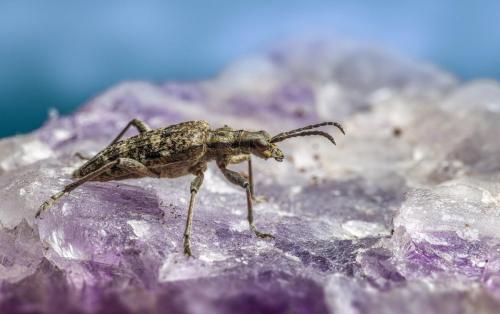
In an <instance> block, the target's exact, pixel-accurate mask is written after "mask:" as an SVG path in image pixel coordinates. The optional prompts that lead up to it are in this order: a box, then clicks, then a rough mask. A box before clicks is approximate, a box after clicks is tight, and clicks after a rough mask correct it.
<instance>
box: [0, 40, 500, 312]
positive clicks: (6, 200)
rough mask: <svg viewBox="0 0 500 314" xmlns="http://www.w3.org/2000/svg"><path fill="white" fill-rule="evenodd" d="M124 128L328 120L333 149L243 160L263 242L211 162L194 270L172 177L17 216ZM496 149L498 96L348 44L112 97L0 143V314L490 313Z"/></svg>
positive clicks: (292, 51)
mask: <svg viewBox="0 0 500 314" xmlns="http://www.w3.org/2000/svg"><path fill="white" fill-rule="evenodd" d="M132 118H140V119H143V120H144V121H146V122H148V123H149V124H150V125H151V126H153V127H160V126H165V125H169V124H174V123H177V122H182V121H185V120H198V119H204V120H207V121H208V122H209V123H210V124H211V125H212V126H214V127H220V126H223V125H224V124H228V125H230V126H233V127H236V128H244V129H255V130H259V129H265V130H267V131H269V132H270V133H271V134H275V133H277V132H280V131H284V130H288V129H291V128H294V127H300V126H303V125H306V124H308V123H314V122H319V121H330V120H335V121H341V122H342V123H343V124H344V126H345V129H346V131H347V135H346V136H342V135H341V134H339V132H338V131H335V130H333V129H331V130H330V129H329V130H328V131H331V132H332V134H333V135H334V137H335V138H336V140H337V143H338V145H337V146H336V147H333V146H332V145H331V144H329V143H328V142H327V141H325V140H324V139H323V138H307V139H300V138H298V139H293V140H289V141H285V142H283V143H280V147H282V150H283V151H284V152H285V154H286V155H287V158H286V160H285V162H283V163H279V164H278V163H276V162H275V161H271V160H269V161H264V160H255V159H254V160H255V162H254V168H255V169H254V171H255V181H256V187H255V188H256V192H257V194H259V195H262V196H264V197H265V198H266V201H264V202H261V203H259V204H257V205H256V206H255V211H256V214H255V216H256V224H257V226H258V227H259V228H260V229H261V230H263V231H268V232H271V233H273V234H274V235H275V236H276V239H275V240H261V239H257V238H256V237H255V236H253V235H252V234H251V233H250V232H249V230H248V226H247V223H246V219H245V217H246V205H245V201H246V200H245V195H244V193H243V191H241V190H240V189H239V188H237V187H235V186H233V185H231V184H230V183H228V182H227V181H226V180H225V179H224V177H223V176H222V175H221V174H220V172H219V171H218V170H217V168H216V167H215V165H213V164H212V165H210V166H209V169H208V171H207V173H206V176H205V182H204V185H203V187H202V189H201V192H200V193H199V198H198V200H197V204H196V208H195V214H194V226H193V253H194V254H195V255H196V258H194V259H186V258H185V257H184V256H183V254H182V232H183V227H184V222H185V218H186V210H187V202H188V187H189V183H190V181H191V179H192V178H191V177H183V178H179V179H174V180H157V179H149V178H148V179H138V180H127V181H115V182H107V183H87V184H85V185H83V186H82V187H81V188H79V189H77V190H75V191H74V192H72V193H71V194H70V195H69V196H67V197H64V198H63V199H61V201H60V202H59V203H57V204H56V205H55V206H54V207H52V208H51V209H50V210H49V211H48V212H46V213H44V214H43V216H42V219H41V220H39V221H35V220H34V214H35V212H36V210H37V208H38V206H39V205H40V204H41V203H42V202H43V201H44V200H45V199H46V198H48V197H49V196H50V195H52V194H53V193H55V192H57V191H59V190H60V189H61V188H62V186H64V184H67V183H69V182H71V178H70V174H71V172H72V171H73V170H74V169H75V168H76V167H78V166H79V165H80V164H81V161H79V160H78V158H75V157H74V153H75V152H81V153H82V154H84V155H92V154H95V153H96V152H98V151H99V150H101V149H102V148H103V147H105V146H106V144H108V143H109V142H110V140H111V139H112V138H113V137H114V136H115V135H116V134H117V133H118V132H119V131H120V130H121V129H122V128H123V127H124V126H125V125H126V123H127V122H128V121H129V120H131V119H132ZM128 134H133V132H132V131H130V133H128ZM499 135H500V84H499V83H498V82H495V81H487V80H484V81H474V82H468V83H460V82H458V81H457V80H456V79H454V78H453V76H451V75H449V74H447V73H444V72H442V71H440V70H438V69H435V68H434V67H432V66H430V65H426V64H422V63H418V62H411V61H408V60H405V59H403V58H400V57H398V56H394V55H391V54H388V53H385V52H382V51H379V50H376V49H373V48H370V47H363V46H360V45H357V44H350V43H325V42H324V41H311V42H307V43H300V44H297V43H287V44H284V45H280V46H279V47H278V48H275V49H272V50H270V51H268V52H267V53H265V54H263V55H260V56H255V57H251V58H247V59H244V60H242V61H240V62H237V63H235V64H233V65H232V66H230V67H229V68H228V69H227V70H226V71H224V72H223V73H221V74H220V75H219V76H218V77H216V78H214V79H212V80H208V81H200V82H193V83H167V84H164V85H154V84H151V83H147V82H128V83H123V84H120V85H118V86H115V87H113V88H111V89H109V90H108V91H105V92H104V93H102V94H101V95H99V96H97V97H95V98H94V99H92V100H91V101H89V102H88V103H87V104H85V105H84V106H82V107H81V109H80V110H79V111H78V112H76V113H75V114H74V115H72V116H67V117H57V116H53V117H52V118H51V119H50V120H49V121H48V122H47V123H46V124H45V126H43V127H42V128H41V129H39V130H37V131H35V132H33V133H32V134H29V135H23V136H17V137H13V138H7V139H3V140H2V141H0V199H1V200H2V202H1V210H0V222H1V229H0V248H1V250H0V282H1V285H0V313H498V309H499V308H500V141H499ZM235 169H238V170H244V167H243V166H235Z"/></svg>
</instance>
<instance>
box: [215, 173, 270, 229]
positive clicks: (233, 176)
mask: <svg viewBox="0 0 500 314" xmlns="http://www.w3.org/2000/svg"><path fill="white" fill-rule="evenodd" d="M219 168H220V170H221V171H222V173H223V174H224V176H225V177H226V179H228V180H229V182H231V183H233V184H236V185H239V186H241V187H242V188H244V189H245V191H246V193H247V219H248V224H249V225H250V230H251V231H253V232H254V233H255V235H256V236H258V237H259V238H274V236H273V235H272V234H269V233H264V232H260V231H259V230H257V227H255V224H254V222H253V201H252V192H251V191H250V184H249V183H248V180H247V179H246V178H245V177H244V176H242V175H241V174H239V173H237V172H236V171H232V170H229V169H226V168H225V167H224V165H221V164H219Z"/></svg>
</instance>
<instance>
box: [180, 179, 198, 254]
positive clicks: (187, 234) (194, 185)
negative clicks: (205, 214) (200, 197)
mask: <svg viewBox="0 0 500 314" xmlns="http://www.w3.org/2000/svg"><path fill="white" fill-rule="evenodd" d="M202 183H203V172H198V173H197V174H196V177H195V178H194V180H193V181H192V182H191V198H190V199H189V208H188V214H187V220H186V227H185V229H184V254H186V255H187V256H193V254H192V253H191V227H192V224H193V208H194V201H195V198H196V193H198V190H199V189H200V187H201V184H202Z"/></svg>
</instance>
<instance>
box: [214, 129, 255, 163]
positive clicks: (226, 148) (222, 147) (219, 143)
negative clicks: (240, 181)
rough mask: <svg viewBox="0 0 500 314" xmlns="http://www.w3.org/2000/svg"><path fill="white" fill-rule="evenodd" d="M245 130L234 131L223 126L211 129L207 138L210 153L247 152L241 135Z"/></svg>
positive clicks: (232, 153) (216, 154)
mask: <svg viewBox="0 0 500 314" xmlns="http://www.w3.org/2000/svg"><path fill="white" fill-rule="evenodd" d="M243 132H244V131H241V130H240V131H234V130H231V129H229V128H221V129H216V130H213V131H210V134H209V136H208V140H207V146H208V150H209V154H210V155H213V156H220V155H240V154H245V153H247V152H246V150H245V149H243V147H242V145H241V136H242V133H243Z"/></svg>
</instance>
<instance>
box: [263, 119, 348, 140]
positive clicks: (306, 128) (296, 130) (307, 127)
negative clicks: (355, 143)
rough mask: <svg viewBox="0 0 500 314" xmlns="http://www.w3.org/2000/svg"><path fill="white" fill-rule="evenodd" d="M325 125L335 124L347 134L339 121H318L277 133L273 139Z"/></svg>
mask: <svg viewBox="0 0 500 314" xmlns="http://www.w3.org/2000/svg"><path fill="white" fill-rule="evenodd" d="M325 125H333V126H335V127H337V128H338V129H339V130H340V132H342V134H345V132H344V128H343V127H342V125H341V124H340V123H338V122H322V123H318V124H311V125H308V126H305V127H303V128H299V129H295V130H291V131H287V132H282V133H279V134H276V135H275V136H273V138H272V139H271V140H273V139H275V138H281V137H283V136H288V135H291V134H296V133H299V132H302V131H305V130H311V129H315V128H319V127H322V126H325Z"/></svg>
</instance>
